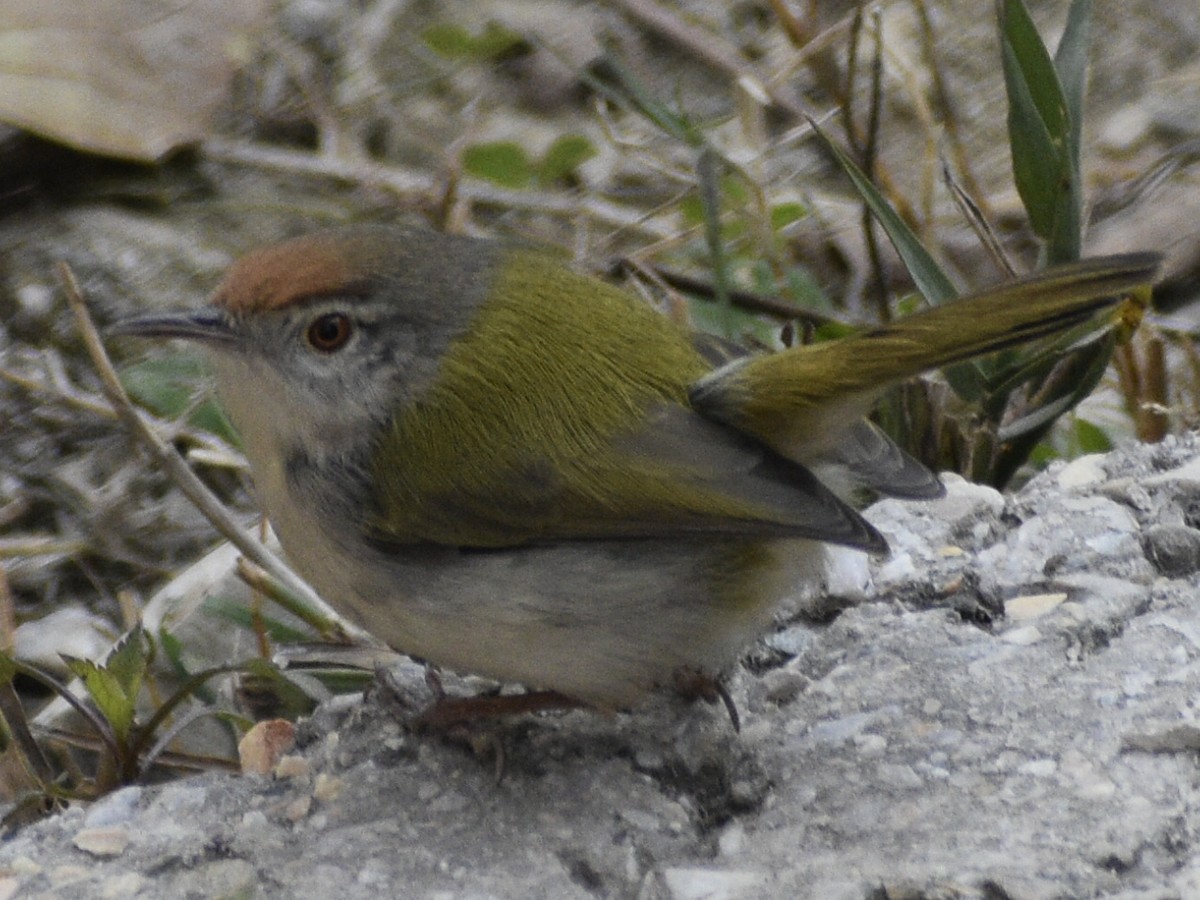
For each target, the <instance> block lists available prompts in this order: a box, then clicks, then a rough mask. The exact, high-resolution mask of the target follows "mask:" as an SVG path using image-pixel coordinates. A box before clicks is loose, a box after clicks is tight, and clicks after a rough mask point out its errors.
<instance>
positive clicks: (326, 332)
mask: <svg viewBox="0 0 1200 900" xmlns="http://www.w3.org/2000/svg"><path fill="white" fill-rule="evenodd" d="M353 331H354V328H353V327H352V326H351V324H350V317H349V316H348V315H346V314H345V313H340V312H332V313H325V314H324V315H322V316H318V317H317V318H316V319H313V321H312V324H310V325H309V326H308V330H307V331H306V332H305V333H304V336H305V338H307V339H308V344H309V346H310V347H312V348H313V349H314V350H320V351H321V352H322V353H333V352H334V351H335V350H341V349H342V347H344V346H346V342H347V341H348V340H350V335H351V333H352V332H353Z"/></svg>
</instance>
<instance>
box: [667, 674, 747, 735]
mask: <svg viewBox="0 0 1200 900" xmlns="http://www.w3.org/2000/svg"><path fill="white" fill-rule="evenodd" d="M671 686H672V687H673V688H674V689H675V693H677V694H679V696H681V697H683V698H684V699H685V700H703V701H704V702H705V703H716V702H717V701H718V700H720V701H721V703H722V704H723V705H724V706H725V712H727V713H728V714H729V721H730V723H731V724H732V725H733V730H734V731H735V732H737V733H739V734H740V733H741V731H742V718H741V716H740V715H738V708H737V704H736V703H734V702H733V697H731V696H729V691H728V690H726V688H725V685H724V683H722V681H721V680H720V679H719V678H714V677H713V676H712V675H708V674H706V673H704V672H701V671H700V670H699V669H693V668H691V667H687V668H682V669H678V670H676V672H675V674H674V676H672V685H671Z"/></svg>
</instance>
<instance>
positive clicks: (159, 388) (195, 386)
mask: <svg viewBox="0 0 1200 900" xmlns="http://www.w3.org/2000/svg"><path fill="white" fill-rule="evenodd" d="M120 377H121V384H122V385H123V386H124V387H125V390H126V391H128V392H129V396H130V397H132V398H133V399H134V400H135V401H136V402H137V403H138V404H140V405H141V406H144V407H145V408H146V409H148V410H150V412H152V413H154V415H156V416H158V417H159V418H162V419H172V420H173V419H178V418H180V417H181V416H183V415H184V413H186V412H188V411H189V410H191V414H190V415H189V416H188V420H187V421H188V424H189V425H190V426H192V427H193V428H198V429H200V430H202V431H207V432H208V433H210V434H215V435H216V436H217V437H219V438H221V439H222V440H224V441H227V442H228V443H230V444H233V445H234V446H240V443H239V440H238V436H237V432H235V431H234V430H233V426H232V425H230V424H229V420H228V419H227V418H226V417H225V413H224V412H223V411H222V410H221V407H220V404H218V403H217V402H216V401H215V400H213V399H211V398H210V399H208V400H205V401H204V402H203V403H199V404H197V403H196V402H195V401H196V397H197V396H198V395H199V394H200V393H201V391H202V390H204V384H205V382H206V381H207V378H208V369H207V366H206V365H205V363H204V359H203V357H201V356H199V355H197V354H189V353H179V354H175V355H172V356H167V357H161V358H150V359H144V360H142V361H140V362H137V363H134V364H133V365H130V366H126V367H125V368H124V369H123V370H122V371H121V376H120Z"/></svg>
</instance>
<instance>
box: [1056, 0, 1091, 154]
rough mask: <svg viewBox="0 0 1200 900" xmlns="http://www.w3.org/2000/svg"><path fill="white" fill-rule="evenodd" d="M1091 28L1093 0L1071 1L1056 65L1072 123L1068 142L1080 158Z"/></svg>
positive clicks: (1073, 152)
mask: <svg viewBox="0 0 1200 900" xmlns="http://www.w3.org/2000/svg"><path fill="white" fill-rule="evenodd" d="M1091 31H1092V0H1072V2H1071V8H1070V9H1069V10H1068V11H1067V25H1066V28H1065V29H1064V30H1063V36H1062V38H1061V39H1060V40H1059V42H1058V49H1057V50H1055V51H1054V68H1055V71H1057V72H1058V80H1059V81H1060V82H1061V84H1062V91H1063V101H1064V103H1065V104H1066V107H1067V117H1068V120H1069V121H1070V123H1071V132H1070V135H1069V138H1068V145H1069V147H1070V151H1071V154H1072V156H1074V157H1075V159H1079V154H1080V150H1081V148H1082V145H1083V140H1082V137H1081V131H1082V127H1083V101H1084V98H1085V96H1086V94H1087V72H1088V44H1089V43H1090V41H1091Z"/></svg>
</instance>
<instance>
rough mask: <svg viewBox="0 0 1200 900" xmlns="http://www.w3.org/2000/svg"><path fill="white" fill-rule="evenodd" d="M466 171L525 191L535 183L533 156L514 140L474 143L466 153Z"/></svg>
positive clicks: (464, 165) (464, 162)
mask: <svg viewBox="0 0 1200 900" xmlns="http://www.w3.org/2000/svg"><path fill="white" fill-rule="evenodd" d="M463 168H464V169H466V171H467V172H469V173H470V174H472V175H475V176H477V177H479V178H485V179H487V180H488V181H491V182H493V183H495V184H498V185H500V186H501V187H507V188H523V187H526V186H527V185H528V184H529V182H530V181H532V180H533V166H532V165H531V164H530V162H529V156H528V155H527V154H526V153H525V149H524V148H523V147H522V146H521V145H520V144H516V143H514V142H512V141H493V142H490V143H485V144H473V145H472V146H470V147H468V148H467V149H466V150H465V151H464V153H463Z"/></svg>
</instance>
